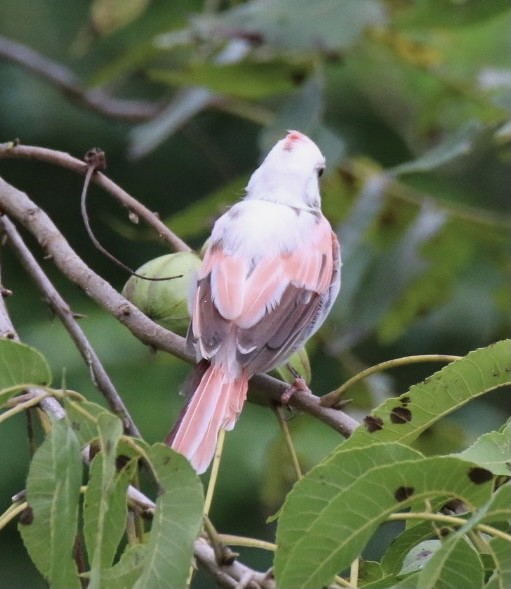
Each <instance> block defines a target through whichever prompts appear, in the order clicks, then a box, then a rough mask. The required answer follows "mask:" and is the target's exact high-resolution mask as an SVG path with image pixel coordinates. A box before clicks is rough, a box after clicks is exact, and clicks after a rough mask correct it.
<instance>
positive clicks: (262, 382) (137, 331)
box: [0, 178, 358, 436]
mask: <svg viewBox="0 0 511 589" xmlns="http://www.w3.org/2000/svg"><path fill="white" fill-rule="evenodd" d="M0 210H1V211H3V212H5V213H7V214H8V215H10V216H11V217H12V218H14V219H16V220H17V221H18V222H19V223H20V224H22V225H23V226H24V227H25V228H26V229H27V230H28V231H30V232H31V233H32V234H33V235H34V236H35V237H36V239H37V240H38V242H39V244H40V245H41V247H42V248H43V250H44V251H45V252H46V254H47V255H48V256H49V257H51V258H52V260H53V262H54V263H55V265H56V266H57V267H58V268H59V270H60V271H61V272H62V273H63V274H64V275H65V276H66V277H67V278H68V279H69V280H71V282H73V283H74V284H76V285H77V286H79V287H80V288H81V289H82V290H83V291H84V292H85V293H86V294H87V296H89V297H90V298H91V299H92V300H94V301H95V302H96V303H97V304H98V305H99V306H100V307H102V308H103V309H105V310H106V311H107V312H108V313H110V314H111V315H112V316H113V317H115V318H116V319H117V320H118V321H119V322H121V323H122V324H123V325H125V326H126V327H127V328H128V329H129V330H130V331H131V332H132V333H133V335H134V336H135V337H136V338H138V339H139V340H140V341H142V342H143V343H145V344H148V345H150V346H152V347H154V348H155V349H159V350H164V351H166V352H168V353H170V354H172V355H174V356H177V357H178V358H181V359H182V360H185V361H186V362H189V363H195V357H194V355H193V354H192V353H191V352H190V351H188V350H187V348H186V343H185V340H184V338H182V337H180V336H178V335H176V334H175V333H172V332H171V331H168V330H166V329H164V328H163V327H160V326H159V325H158V324H156V323H155V322H154V321H152V320H151V319H149V318H148V317H147V316H146V315H145V314H144V313H142V311H140V310H139V309H137V307H135V306H134V305H133V304H132V303H130V302H129V301H128V300H127V299H125V298H124V297H123V296H122V295H121V294H119V293H118V292H117V291H116V290H115V289H114V288H113V287H112V286H111V285H110V284H109V283H108V282H107V281H106V280H104V279H103V278H101V277H100V276H98V275H97V274H96V273H95V272H93V271H92V270H91V269H90V268H89V267H88V266H87V265H86V264H85V263H84V262H83V260H82V259H81V258H80V257H79V256H78V255H77V254H76V253H75V252H74V250H73V249H72V248H71V246H70V245H69V244H68V243H67V241H66V240H65V238H64V237H63V235H62V234H61V233H60V231H59V230H58V229H57V227H56V226H55V225H54V223H53V222H52V221H51V219H50V218H49V217H48V216H47V215H46V213H45V212H44V211H43V210H41V209H40V208H39V207H37V206H36V205H35V204H34V203H33V202H32V201H31V200H30V199H29V198H28V196H27V195H26V194H25V193H23V192H21V191H20V190H18V189H17V188H15V187H13V186H11V185H10V184H8V183H7V182H5V181H4V180H3V179H1V178H0ZM251 382H252V384H253V385H254V386H253V389H255V390H253V391H252V394H251V396H250V398H251V400H253V401H255V402H258V403H260V404H265V405H266V404H268V403H269V402H277V403H278V402H280V399H281V397H282V394H283V393H284V392H286V391H287V390H288V386H289V385H287V384H286V383H284V382H282V381H279V380H277V379H275V378H273V377H271V376H268V375H258V376H255V377H254V378H253V379H252V381H251ZM290 405H291V406H292V407H295V408H296V409H298V410H300V411H303V412H305V413H309V414H310V415H313V416H314V417H316V418H318V419H319V420H321V421H323V422H324V423H325V424H327V425H328V426H330V427H332V428H333V429H335V430H336V431H338V432H339V433H341V434H342V435H344V436H348V435H350V434H351V432H352V431H353V430H354V429H355V427H357V426H358V422H357V421H356V420H354V419H353V418H351V417H350V416H348V415H346V414H345V413H343V412H342V411H340V410H337V409H331V408H329V407H322V406H321V405H320V399H319V397H317V396H316V395H313V394H311V393H307V392H305V391H297V392H295V393H294V394H293V396H292V397H291V400H290Z"/></svg>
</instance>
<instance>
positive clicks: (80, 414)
mask: <svg viewBox="0 0 511 589" xmlns="http://www.w3.org/2000/svg"><path fill="white" fill-rule="evenodd" d="M64 409H65V410H66V421H67V422H68V424H69V427H71V428H73V430H74V432H75V433H76V436H77V438H78V440H79V441H80V444H81V445H82V446H86V445H87V444H90V442H92V441H93V440H95V439H96V438H97V437H98V436H99V431H98V418H99V416H100V415H104V414H107V415H108V410H107V409H105V408H104V407H101V405H97V404H96V403H91V402H90V401H75V400H74V399H70V398H69V397H65V398H64Z"/></svg>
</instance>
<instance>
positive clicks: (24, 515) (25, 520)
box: [18, 505, 34, 526]
mask: <svg viewBox="0 0 511 589" xmlns="http://www.w3.org/2000/svg"><path fill="white" fill-rule="evenodd" d="M18 521H19V522H20V524H21V525H22V526H29V525H30V524H31V523H32V522H33V521H34V511H33V509H32V508H31V507H30V505H29V506H28V507H27V508H26V509H24V510H23V511H22V512H21V513H20V516H19V520H18Z"/></svg>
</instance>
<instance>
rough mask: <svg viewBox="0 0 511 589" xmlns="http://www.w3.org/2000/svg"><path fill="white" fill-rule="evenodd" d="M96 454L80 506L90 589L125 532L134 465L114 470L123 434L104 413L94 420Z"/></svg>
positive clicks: (98, 580)
mask: <svg viewBox="0 0 511 589" xmlns="http://www.w3.org/2000/svg"><path fill="white" fill-rule="evenodd" d="M97 424H98V431H99V452H98V454H96V456H95V457H94V459H93V460H92V463H91V465H90V470H89V482H88V485H87V491H86V493H85V497H84V504H83V519H84V524H83V532H84V537H85V545H86V547H87V552H88V555H89V561H90V573H89V574H90V581H89V587H90V589H99V588H100V587H101V586H102V581H101V571H102V569H106V568H108V567H109V566H110V565H111V564H112V562H113V559H114V556H115V554H116V551H117V547H118V545H119V542H120V540H121V537H122V535H123V533H124V528H125V525H126V516H127V503H126V490H127V487H128V484H129V482H130V479H131V476H132V475H133V470H134V466H135V465H136V462H134V461H133V462H131V463H129V467H125V468H124V469H122V470H121V472H120V473H117V470H116V459H117V444H118V442H119V439H120V437H121V435H122V423H121V420H120V419H119V418H118V417H116V416H115V415H111V414H109V413H106V412H105V413H103V414H101V415H99V416H98V419H97Z"/></svg>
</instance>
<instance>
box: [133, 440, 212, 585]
mask: <svg viewBox="0 0 511 589" xmlns="http://www.w3.org/2000/svg"><path fill="white" fill-rule="evenodd" d="M147 454H148V456H149V459H150V461H151V466H152V468H153V469H154V471H155V474H156V477H157V480H158V485H159V488H160V494H159V496H158V499H157V501H156V511H155V514H154V518H153V523H152V527H151V532H150V534H149V540H148V543H147V556H146V559H145V561H144V566H143V570H142V573H141V575H140V577H139V579H138V581H137V582H136V584H135V585H134V589H152V588H154V587H185V586H186V580H187V577H188V574H189V570H190V564H191V560H192V555H193V542H194V540H195V539H196V538H197V535H198V534H199V531H200V528H201V525H202V513H203V492H202V484H201V482H200V480H199V478H198V476H197V474H196V473H195V471H194V470H193V469H192V467H191V466H190V464H189V463H188V461H187V460H186V459H185V458H184V457H183V456H181V455H180V454H178V453H177V452H174V451H173V450H171V449H170V448H168V447H167V446H165V445H164V444H155V445H154V446H151V447H150V448H149V449H148V451H147Z"/></svg>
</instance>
